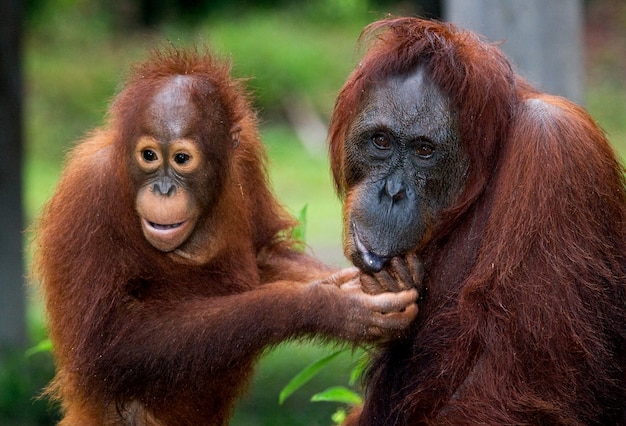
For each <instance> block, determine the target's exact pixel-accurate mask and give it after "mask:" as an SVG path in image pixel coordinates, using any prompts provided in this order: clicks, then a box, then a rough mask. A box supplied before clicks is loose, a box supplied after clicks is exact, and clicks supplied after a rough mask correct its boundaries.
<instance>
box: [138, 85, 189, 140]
mask: <svg viewBox="0 0 626 426" xmlns="http://www.w3.org/2000/svg"><path fill="white" fill-rule="evenodd" d="M193 83H194V78H193V77H191V76H183V75H176V76H173V77H171V78H169V79H168V80H166V81H165V82H164V83H163V84H162V85H161V87H160V88H159V89H158V90H157V91H156V93H155V95H154V97H153V98H152V101H151V102H150V105H149V108H148V115H149V118H150V127H151V129H150V130H151V131H153V132H154V133H156V134H158V135H162V136H164V137H184V136H185V133H186V132H188V131H189V130H190V128H191V127H192V125H193V124H194V122H195V121H196V119H197V117H198V114H199V110H198V107H197V106H196V105H195V102H194V101H193V98H192V93H193V90H194V88H193Z"/></svg>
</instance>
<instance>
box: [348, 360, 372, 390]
mask: <svg viewBox="0 0 626 426" xmlns="http://www.w3.org/2000/svg"><path fill="white" fill-rule="evenodd" d="M367 361H368V358H367V356H365V355H363V356H362V357H361V359H360V360H359V362H357V364H356V365H355V366H354V368H353V369H352V371H351V372H350V381H349V382H348V383H349V384H350V386H354V384H355V383H356V382H357V380H359V379H360V378H361V376H363V372H364V371H365V369H366V368H367Z"/></svg>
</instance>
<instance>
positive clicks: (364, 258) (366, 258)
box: [352, 222, 389, 272]
mask: <svg viewBox="0 0 626 426" xmlns="http://www.w3.org/2000/svg"><path fill="white" fill-rule="evenodd" d="M352 238H353V240H354V245H355V247H356V251H357V254H358V257H359V259H360V260H361V262H362V263H363V265H364V266H365V267H366V268H367V269H369V270H370V271H371V272H380V271H381V270H382V269H383V266H385V262H387V261H388V260H389V258H388V257H383V256H379V255H377V254H376V253H374V252H372V251H371V250H370V249H368V248H367V246H366V245H365V244H364V243H363V241H362V240H361V238H360V237H359V229H358V228H357V226H356V224H355V223H354V222H352Z"/></svg>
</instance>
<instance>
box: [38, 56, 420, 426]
mask: <svg viewBox="0 0 626 426" xmlns="http://www.w3.org/2000/svg"><path fill="white" fill-rule="evenodd" d="M293 224H294V220H293V219H292V218H291V217H290V216H289V215H288V214H287V213H286V212H285V211H284V210H283V208H282V207H280V206H279V204H278V203H277V201H276V199H275V198H274V196H273V195H272V193H271V192H270V190H269V188H268V185H267V181H266V175H265V165H264V152H263V149H262V144H261V142H260V140H259V135H258V131H257V125H256V118H255V115H254V113H253V112H252V110H251V109H250V105H249V100H248V97H247V95H246V93H245V91H244V88H243V86H242V84H241V82H240V81H237V80H233V79H231V78H230V77H229V65H228V64H226V63H224V62H221V61H219V60H217V59H215V58H214V57H213V56H211V55H210V54H209V53H202V52H197V51H192V50H189V51H185V50H176V49H174V48H169V49H164V50H161V51H156V52H155V53H154V54H153V55H152V56H151V57H149V58H148V59H147V60H146V61H145V62H143V63H141V64H138V65H137V66H136V67H135V68H134V71H133V73H132V75H131V76H130V78H129V80H128V82H127V85H126V87H125V89H124V90H123V91H122V92H121V93H120V94H119V95H118V96H117V98H116V99H115V101H114V102H113V104H112V107H111V109H110V114H109V119H108V123H107V124H106V126H104V127H103V128H102V129H99V130H97V131H95V132H94V133H93V134H92V135H91V136H89V137H88V138H87V139H85V140H84V141H82V142H81V143H80V144H79V145H78V146H77V147H76V148H75V149H74V150H73V152H72V153H71V154H70V156H69V158H68V162H67V164H66V167H65V169H64V172H63V175H62V178H61V180H60V182H59V184H58V188H57V190H56V193H55V195H54V196H53V197H52V199H51V200H50V202H49V203H48V205H47V206H46V208H45V210H44V212H43V215H42V217H41V221H40V223H39V224H38V227H37V229H36V230H37V240H36V242H37V245H38V247H37V258H36V268H37V272H38V276H39V278H40V279H41V281H42V282H43V289H44V294H45V299H46V307H47V313H48V316H49V328H50V336H51V339H52V342H53V345H54V354H55V357H56V362H57V375H56V378H55V380H54V383H53V385H52V386H51V390H50V392H51V393H52V394H53V395H54V396H56V397H57V398H58V399H60V400H61V403H62V408H63V411H64V419H63V421H62V424H64V425H96V424H98V425H101V424H128V425H131V424H132V425H209V424H210V425H223V424H226V423H227V421H228V416H229V414H230V412H231V410H232V406H233V403H234V401H235V399H236V397H237V396H238V395H239V394H240V393H241V391H242V390H243V389H244V388H245V386H246V383H247V381H248V379H249V377H250V375H251V372H252V367H253V363H254V361H255V359H256V358H257V357H258V355H259V354H260V353H261V351H262V350H263V349H264V348H265V347H267V346H270V345H273V344H276V343H278V342H280V341H282V340H285V339H288V338H292V337H301V336H309V335H319V336H322V337H327V338H334V337H337V338H342V339H347V340H350V341H353V342H361V341H370V340H373V339H377V338H379V337H381V336H382V337H385V336H388V335H393V334H397V333H399V331H400V330H401V329H403V328H404V327H405V326H406V325H408V323H409V322H410V321H411V320H412V319H413V318H414V317H415V315H416V313H417V306H416V304H415V300H416V297H417V294H416V291H415V290H409V291H404V292H402V293H398V294H396V293H392V292H389V293H386V294H381V295H376V296H372V295H370V294H366V293H364V292H362V291H361V290H360V286H359V285H358V281H357V280H356V278H355V277H356V274H355V272H354V271H353V270H346V271H342V272H338V273H336V274H334V275H331V273H332V272H333V271H332V270H331V269H329V268H327V267H325V266H324V265H321V264H320V263H318V262H317V261H315V260H314V259H312V258H310V257H308V256H307V255H304V254H300V253H298V252H297V251H296V250H295V249H294V248H293V244H292V241H291V240H290V239H289V238H288V235H289V233H290V229H291V227H292V226H293ZM404 267H406V265H404ZM383 281H384V280H383ZM388 285H391V284H388Z"/></svg>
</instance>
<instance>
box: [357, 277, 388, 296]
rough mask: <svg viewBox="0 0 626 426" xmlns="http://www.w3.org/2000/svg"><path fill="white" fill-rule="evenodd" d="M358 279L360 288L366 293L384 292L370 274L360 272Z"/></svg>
mask: <svg viewBox="0 0 626 426" xmlns="http://www.w3.org/2000/svg"><path fill="white" fill-rule="evenodd" d="M360 280H361V288H362V289H363V291H364V292H365V293H367V294H380V293H384V292H385V289H384V288H382V287H381V286H380V285H379V283H378V280H377V279H376V278H374V277H373V276H371V275H368V274H361V277H360Z"/></svg>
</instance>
